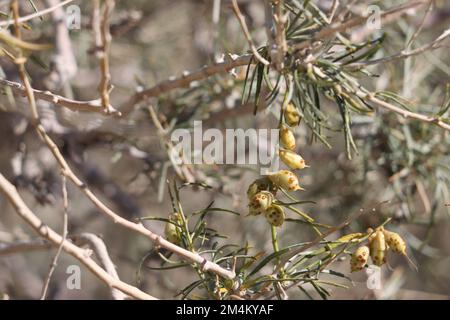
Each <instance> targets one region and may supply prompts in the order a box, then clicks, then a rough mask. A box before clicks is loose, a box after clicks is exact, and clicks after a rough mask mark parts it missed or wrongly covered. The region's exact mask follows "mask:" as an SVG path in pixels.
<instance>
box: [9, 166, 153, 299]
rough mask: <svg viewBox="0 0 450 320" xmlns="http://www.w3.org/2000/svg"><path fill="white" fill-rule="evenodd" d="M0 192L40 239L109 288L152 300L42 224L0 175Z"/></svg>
mask: <svg viewBox="0 0 450 320" xmlns="http://www.w3.org/2000/svg"><path fill="white" fill-rule="evenodd" d="M0 190H1V191H2V192H3V194H4V195H5V197H6V199H7V200H8V201H9V202H10V204H11V205H12V206H13V207H14V209H15V210H16V212H17V214H18V215H19V216H20V217H21V218H22V219H23V220H24V221H25V222H26V223H27V224H28V225H29V226H31V227H32V228H33V229H34V230H35V231H36V232H37V233H38V234H39V235H40V236H41V237H42V238H44V239H46V240H48V241H49V242H51V243H52V244H53V245H54V246H58V245H60V244H61V243H62V249H63V250H64V251H65V252H66V253H68V254H70V255H71V256H73V257H74V258H76V259H77V260H78V261H80V262H81V263H82V264H83V265H85V266H86V267H87V268H88V269H89V270H90V271H91V272H92V273H93V274H94V275H95V276H96V277H97V278H99V279H100V280H102V281H103V282H104V283H105V284H106V285H108V286H109V287H110V288H115V289H117V290H120V291H122V292H124V293H125V294H127V295H129V296H130V297H133V298H136V299H145V300H154V299H156V298H155V297H153V296H151V295H149V294H147V293H145V292H143V291H141V290H139V289H138V288H136V287H134V286H131V285H129V284H127V283H125V282H123V281H120V280H118V279H115V278H114V277H112V276H111V275H110V274H109V273H108V272H106V271H105V270H104V269H103V268H101V267H100V266H99V265H98V264H97V263H96V262H95V261H94V260H93V259H92V258H91V257H89V255H88V254H87V253H88V252H87V251H86V250H84V249H81V248H80V247H78V246H76V245H75V244H73V243H71V242H70V241H68V240H64V239H63V237H62V236H61V235H59V234H58V233H56V232H55V231H54V230H53V229H51V228H50V227H48V226H47V225H45V224H44V222H43V221H42V220H40V219H39V218H38V217H37V216H36V215H35V214H34V213H33V212H32V211H31V210H30V208H28V206H27V205H26V203H25V202H24V201H23V200H22V198H21V196H20V194H19V193H18V192H17V189H16V188H15V187H14V186H13V185H12V184H11V183H10V182H9V181H8V180H6V179H5V177H4V176H3V175H2V174H0Z"/></svg>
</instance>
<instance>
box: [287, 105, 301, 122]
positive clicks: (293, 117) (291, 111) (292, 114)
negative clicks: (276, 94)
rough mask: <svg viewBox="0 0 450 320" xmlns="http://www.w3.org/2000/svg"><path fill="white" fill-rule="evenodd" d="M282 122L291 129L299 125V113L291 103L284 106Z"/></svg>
mask: <svg viewBox="0 0 450 320" xmlns="http://www.w3.org/2000/svg"><path fill="white" fill-rule="evenodd" d="M284 120H285V121H286V123H287V124H288V125H289V126H291V127H293V126H296V125H298V124H299V123H300V120H301V117H300V113H298V110H297V108H296V107H295V106H294V105H293V104H292V103H288V105H287V106H286V110H285V111H284Z"/></svg>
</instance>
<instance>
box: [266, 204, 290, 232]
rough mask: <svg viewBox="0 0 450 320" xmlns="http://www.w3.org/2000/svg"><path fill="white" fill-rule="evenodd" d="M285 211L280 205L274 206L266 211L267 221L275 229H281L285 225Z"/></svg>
mask: <svg viewBox="0 0 450 320" xmlns="http://www.w3.org/2000/svg"><path fill="white" fill-rule="evenodd" d="M284 218H285V216H284V210H283V208H282V207H280V206H279V205H276V204H273V205H271V206H270V207H269V208H268V209H267V211H266V220H267V222H269V223H270V224H271V225H273V226H275V227H280V226H282V225H283V223H284Z"/></svg>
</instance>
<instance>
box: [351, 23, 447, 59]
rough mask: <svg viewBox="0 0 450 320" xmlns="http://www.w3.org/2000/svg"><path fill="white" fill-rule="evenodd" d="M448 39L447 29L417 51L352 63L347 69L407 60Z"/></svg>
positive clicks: (434, 47) (407, 51)
mask: <svg viewBox="0 0 450 320" xmlns="http://www.w3.org/2000/svg"><path fill="white" fill-rule="evenodd" d="M448 37H450V29H447V30H445V31H444V32H442V33H441V34H440V35H439V37H437V38H436V39H434V40H433V41H432V42H430V43H427V44H425V45H423V46H421V47H419V48H417V49H414V50H408V49H406V50H403V51H400V52H398V53H396V54H394V55H391V56H389V57H384V58H380V59H375V60H370V61H364V62H354V63H351V64H349V65H347V67H349V68H359V67H363V66H367V65H374V64H379V63H387V62H391V61H394V60H399V59H406V58H409V57H412V56H416V55H419V54H422V53H424V52H426V51H429V50H436V49H438V48H441V47H442V42H444V40H446V39H447V38H448Z"/></svg>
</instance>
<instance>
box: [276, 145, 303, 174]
mask: <svg viewBox="0 0 450 320" xmlns="http://www.w3.org/2000/svg"><path fill="white" fill-rule="evenodd" d="M279 154H280V159H281V161H283V162H284V163H285V164H286V165H287V166H288V167H289V168H291V169H293V170H296V169H304V168H306V167H307V165H306V163H305V160H304V159H303V158H302V157H301V156H300V155H298V154H296V153H295V152H293V151H290V150H280V152H279Z"/></svg>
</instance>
